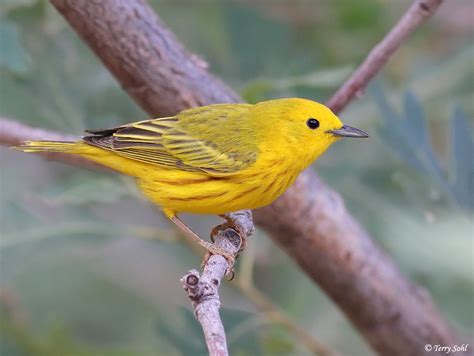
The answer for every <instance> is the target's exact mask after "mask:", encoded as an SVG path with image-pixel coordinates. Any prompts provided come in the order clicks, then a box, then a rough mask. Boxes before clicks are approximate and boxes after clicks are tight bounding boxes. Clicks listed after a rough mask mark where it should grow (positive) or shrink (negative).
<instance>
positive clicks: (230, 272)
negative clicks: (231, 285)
mask: <svg viewBox="0 0 474 356" xmlns="http://www.w3.org/2000/svg"><path fill="white" fill-rule="evenodd" d="M203 243H204V244H206V246H204V245H201V246H203V247H204V248H205V249H206V254H205V255H204V258H203V260H202V262H201V269H204V267H205V266H206V264H207V262H208V261H209V258H211V256H212V255H219V256H222V257H224V258H225V259H226V260H227V264H228V267H227V269H226V270H225V275H226V276H229V281H231V280H233V279H234V276H235V271H234V265H235V259H236V257H237V256H234V254H232V253H230V252H229V251H227V250H225V249H223V248H219V247H216V246H215V245H214V244H211V243H209V242H205V241H203Z"/></svg>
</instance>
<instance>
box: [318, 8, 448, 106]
mask: <svg viewBox="0 0 474 356" xmlns="http://www.w3.org/2000/svg"><path fill="white" fill-rule="evenodd" d="M442 2H443V0H416V1H414V2H413V4H412V5H411V7H410V8H409V9H408V10H407V11H406V13H405V14H404V15H403V17H402V18H401V19H400V20H399V21H398V22H397V23H396V24H395V26H394V27H393V28H392V29H391V30H390V32H389V33H388V34H387V35H386V36H385V37H384V38H383V40H382V41H381V42H380V43H379V44H378V45H376V46H375V47H374V48H373V49H372V50H371V51H370V52H369V54H368V56H367V57H366V58H365V60H364V61H363V62H362V64H361V65H360V66H359V67H358V68H357V70H356V71H355V72H354V73H353V74H352V75H351V77H350V78H349V80H347V81H346V82H345V83H344V84H343V85H342V86H341V87H340V88H339V89H338V91H337V92H336V93H335V94H334V95H333V96H332V97H331V99H329V101H328V102H327V105H328V107H330V108H331V109H332V111H333V112H335V113H338V112H340V111H341V110H342V109H343V108H344V107H345V106H346V105H347V104H348V103H349V102H350V101H351V100H352V99H353V98H354V97H360V96H362V94H363V91H364V89H365V87H366V86H367V84H368V83H369V82H370V80H371V79H372V78H373V77H374V76H375V75H376V74H377V73H378V72H380V70H381V69H382V68H383V67H384V66H385V64H386V63H387V62H388V60H389V59H390V58H391V57H392V55H393V54H394V53H395V51H396V50H397V49H398V47H400V45H401V44H402V43H403V42H404V41H405V40H406V38H407V37H408V36H409V35H410V34H411V33H412V32H413V31H415V30H416V29H417V28H418V27H419V26H420V25H421V24H422V23H423V22H425V21H426V20H427V19H428V18H429V17H431V16H432V15H433V14H434V13H435V12H436V10H437V9H438V7H439V6H440V5H441V3H442Z"/></svg>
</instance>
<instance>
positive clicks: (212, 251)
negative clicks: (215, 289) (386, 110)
mask: <svg viewBox="0 0 474 356" xmlns="http://www.w3.org/2000/svg"><path fill="white" fill-rule="evenodd" d="M167 215H168V214H167ZM169 218H170V220H171V221H172V222H173V223H174V224H175V225H176V226H177V227H179V228H180V229H181V231H183V232H184V234H185V235H186V236H187V237H189V238H190V239H191V240H193V241H194V242H197V243H198V244H199V245H200V246H201V247H203V248H204V249H205V250H206V251H207V253H206V255H205V256H204V260H203V262H202V266H204V265H205V264H206V262H207V260H208V259H209V257H210V256H211V255H221V256H222V257H224V258H225V259H226V260H227V262H228V263H229V267H228V268H227V272H226V274H227V273H230V274H231V275H233V273H234V272H233V270H234V263H235V256H234V255H233V254H232V253H229V252H228V251H226V250H224V249H222V248H219V247H216V246H214V244H212V243H210V242H207V241H204V240H203V239H201V238H200V237H199V235H198V234H196V233H195V232H194V231H193V230H191V228H190V227H189V226H188V225H186V224H185V223H184V222H183V220H181V219H180V218H179V217H178V216H177V215H173V216H170V217H169Z"/></svg>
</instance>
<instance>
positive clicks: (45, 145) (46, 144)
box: [13, 141, 84, 154]
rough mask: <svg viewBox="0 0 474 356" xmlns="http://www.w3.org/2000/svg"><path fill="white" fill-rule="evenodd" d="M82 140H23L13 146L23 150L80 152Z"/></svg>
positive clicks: (82, 145)
mask: <svg viewBox="0 0 474 356" xmlns="http://www.w3.org/2000/svg"><path fill="white" fill-rule="evenodd" d="M83 147H84V144H83V143H82V142H67V141H23V142H22V143H21V144H20V145H19V146H16V147H13V148H16V149H18V150H20V151H23V152H62V153H71V154H78V153H80V151H81V150H82V149H83Z"/></svg>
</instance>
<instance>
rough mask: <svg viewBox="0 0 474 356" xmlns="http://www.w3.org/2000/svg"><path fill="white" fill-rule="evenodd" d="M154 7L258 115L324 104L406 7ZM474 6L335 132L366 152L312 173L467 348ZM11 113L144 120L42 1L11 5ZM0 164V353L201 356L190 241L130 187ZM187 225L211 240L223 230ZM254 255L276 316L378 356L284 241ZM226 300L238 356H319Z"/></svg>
mask: <svg viewBox="0 0 474 356" xmlns="http://www.w3.org/2000/svg"><path fill="white" fill-rule="evenodd" d="M151 3H152V5H153V6H154V8H155V9H156V10H157V12H158V13H159V14H160V16H161V17H162V18H163V20H164V21H165V22H166V23H167V24H168V25H169V26H170V27H171V29H172V30H173V31H175V32H176V34H177V36H178V38H180V39H181V40H182V41H183V42H184V43H185V44H186V46H187V47H188V48H190V50H192V51H193V52H195V53H198V54H199V55H200V56H202V57H203V58H204V59H205V60H206V61H208V62H209V64H210V67H211V70H212V71H213V72H215V73H216V74H217V75H219V76H220V77H222V78H223V79H224V80H225V81H226V82H228V83H229V84H230V85H232V86H233V87H234V88H236V89H237V90H239V91H240V92H241V94H242V95H243V96H244V97H245V99H246V100H248V101H251V102H255V101H259V100H263V99H267V98H272V97H284V96H302V97H308V98H313V99H317V100H321V101H323V100H325V99H326V98H328V97H329V96H330V95H331V93H333V92H334V90H335V89H336V88H337V87H338V86H339V85H340V84H341V83H342V82H343V80H344V79H345V78H346V77H347V76H348V75H349V73H350V70H351V69H352V68H355V67H356V66H357V64H358V63H359V62H360V61H361V60H362V59H363V58H364V56H365V55H366V54H367V53H368V51H369V50H370V49H371V48H372V46H373V45H374V44H375V43H376V42H377V41H379V40H380V38H381V37H382V36H383V35H384V34H385V33H386V32H387V30H388V29H389V28H390V26H391V24H393V23H394V22H395V21H396V19H397V18H398V17H399V16H400V15H401V13H402V12H403V11H404V9H405V8H406V6H407V5H408V3H409V2H408V1H406V0H405V1H400V2H388V1H372V0H362V1H357V2H354V1H349V0H341V1H335V2H329V1H316V0H314V1H312V0H298V1H290V0H283V1H275V2H272V3H269V2H268V1H263V0H260V1H249V0H234V1H200V2H190V1H186V0H179V1H176V0H173V1H171V0H156V1H151ZM472 9H473V8H472V3H471V2H470V1H468V0H467V1H465V0H458V1H457V2H450V3H449V4H448V3H446V5H445V6H444V7H442V8H441V10H440V12H439V14H437V16H436V17H435V18H434V19H433V20H432V21H431V22H430V23H428V24H427V25H425V26H424V27H423V28H422V29H421V30H420V31H418V32H417V33H416V34H415V35H414V37H413V38H411V39H410V40H409V41H408V42H407V43H406V44H404V46H403V47H402V48H401V49H400V50H399V52H398V53H397V54H396V55H395V57H394V58H393V60H392V61H391V62H390V63H389V65H388V66H387V68H386V69H385V70H384V72H383V74H382V77H383V79H382V80H379V81H378V83H377V84H376V85H374V86H372V90H369V92H368V93H367V95H365V96H364V97H363V98H362V99H361V100H358V101H356V102H354V103H352V104H351V105H350V107H349V108H348V109H347V110H346V111H345V112H344V113H343V115H342V118H343V119H344V121H346V122H348V123H349V124H354V125H355V126H358V127H361V128H362V129H364V130H367V131H369V132H370V134H371V139H370V140H368V141H357V142H355V141H349V140H347V141H343V142H340V143H338V144H337V145H335V146H334V147H333V148H331V150H330V152H329V153H328V154H327V155H325V156H324V157H323V158H322V159H321V160H320V161H318V163H317V165H316V168H317V170H318V172H319V173H320V174H321V175H322V176H323V177H324V178H325V180H326V181H327V182H329V183H330V184H331V185H332V186H333V187H334V188H335V189H337V190H338V191H340V192H341V193H342V194H343V196H344V197H345V199H346V202H347V205H348V208H349V209H350V210H351V211H352V212H353V213H354V214H355V215H356V216H357V218H358V219H359V220H360V221H361V222H362V223H363V224H364V226H365V227H366V228H367V229H368V230H369V231H370V233H371V234H372V235H373V236H374V238H376V239H377V240H378V241H379V242H380V243H381V244H382V245H383V246H384V248H385V249H386V250H387V251H388V252H389V253H390V254H391V255H392V256H393V258H394V259H395V260H396V262H397V263H398V264H399V266H400V267H401V268H402V269H403V270H404V271H405V273H407V274H408V275H410V276H411V277H412V278H413V279H415V280H416V281H417V282H418V283H420V284H422V285H423V286H425V287H426V288H427V289H428V290H429V291H430V292H431V293H432V295H433V296H434V299H435V302H436V303H437V305H438V306H439V307H440V309H441V310H442V311H443V312H444V313H445V315H446V316H447V317H448V318H449V319H450V320H451V321H452V322H453V324H454V325H456V326H457V327H458V328H459V329H461V330H462V331H465V332H466V333H472V332H473V330H474V327H473V323H474V315H473V313H474V312H473V310H474V308H473V302H474V292H473V290H474V288H473V287H474V279H473V273H472V271H473V268H474V265H473V245H472V244H473V242H472V236H473V232H474V229H473V220H472V218H473V216H472V209H473V194H472V193H473V189H472V184H473V160H472V153H473V150H472V148H473V139H472V137H473V136H472V118H473V115H474V104H473V101H472V97H473V92H474V90H473V89H474V88H473V83H474V71H473V68H472V63H473V62H472V58H473V54H474V46H473V45H472V34H473V28H472V25H471V22H472V21H471V20H472V19H470V18H469V16H467V17H466V16H465V14H469V13H471V14H472ZM466 18H467V20H466ZM190 29H192V30H191V31H190ZM0 115H3V116H7V117H12V118H15V119H18V120H21V121H23V122H26V123H29V124H32V125H35V126H38V127H44V128H49V129H55V130H59V131H64V132H68V133H75V134H77V135H80V133H81V132H82V130H83V129H85V128H100V127H107V126H114V125H117V124H121V123H125V122H129V121H132V120H138V119H141V118H144V117H146V115H145V114H144V113H143V112H142V111H141V110H140V109H139V108H137V106H136V105H134V103H133V102H132V101H131V100H130V98H128V97H127V96H126V95H125V94H124V93H123V92H122V91H121V90H120V88H119V86H118V84H117V83H116V82H115V81H114V80H113V78H112V77H111V75H110V74H109V73H108V72H107V71H106V70H105V69H104V68H103V66H102V65H101V63H100V62H99V61H98V60H97V59H96V58H95V57H94V56H93V54H92V53H91V52H90V50H89V49H88V48H87V47H86V46H85V45H84V44H83V43H82V42H81V40H80V39H79V38H78V37H77V36H76V35H75V34H74V33H73V31H72V30H71V29H70V28H69V27H68V25H67V24H66V23H65V22H64V21H63V20H62V18H61V17H60V16H59V15H58V14H57V13H56V12H55V10H54V9H53V8H52V7H51V6H50V5H49V3H48V1H45V0H22V1H12V0H2V2H1V3H0ZM0 154H1V165H2V172H1V175H0V183H1V185H0V195H1V205H0V227H1V239H0V258H1V260H0V263H1V264H0V266H1V270H0V272H1V282H0V318H1V319H0V332H1V335H0V336H1V340H0V341H1V342H0V345H1V346H0V347H1V348H0V353H1V354H2V355H79V354H80V355H82V354H87V355H114V354H121V355H150V354H160V355H161V354H163V355H164V354H166V355H196V354H199V353H201V354H204V353H205V347H204V344H203V340H202V337H201V330H200V329H199V326H198V325H197V323H196V321H195V320H194V318H193V316H192V313H191V312H190V310H189V305H188V301H187V300H186V297H185V295H184V293H183V292H182V290H181V287H180V285H179V282H178V279H179V277H180V276H181V275H183V274H184V272H185V271H187V270H188V269H190V268H192V267H195V266H198V265H199V256H196V255H195V254H193V253H192V252H191V251H190V250H189V249H188V248H187V247H186V246H185V245H184V244H182V243H177V235H176V233H175V232H174V230H173V229H172V228H170V227H169V225H168V224H167V223H166V219H164V218H162V217H161V215H160V214H159V213H158V209H156V208H153V207H152V206H151V204H150V203H148V202H146V201H145V200H144V199H143V198H142V197H141V195H140V194H139V193H138V192H137V190H136V188H135V187H134V184H133V182H131V181H130V180H129V179H127V178H123V177H118V176H116V175H113V174H104V173H98V172H90V171H84V170H80V169H77V168H74V167H69V166H65V165H62V164H60V163H56V162H45V161H43V160H40V159H38V158H37V157H33V156H31V155H25V154H21V153H18V152H12V151H11V150H8V149H6V148H1V149H0ZM187 219H189V221H191V224H192V225H193V226H194V227H195V228H196V229H197V230H198V231H199V232H202V233H203V234H207V233H208V230H209V227H210V226H212V224H213V223H215V222H216V220H210V219H208V218H207V217H206V218H205V217H187ZM137 237H138V238H137ZM251 245H252V249H253V251H254V253H253V254H252V255H250V250H248V255H249V256H250V257H248V258H249V259H252V261H253V262H252V263H253V264H254V268H253V269H252V271H253V277H254V280H255V284H256V286H257V287H258V288H259V289H261V290H262V291H263V292H264V293H265V294H266V295H267V296H269V297H270V298H271V299H272V300H273V301H274V302H275V304H276V305H278V306H280V307H281V308H282V309H283V310H284V311H285V312H286V313H287V314H288V315H289V316H290V317H291V318H292V319H293V320H294V321H295V322H296V323H298V324H299V325H301V326H303V327H304V329H305V330H307V331H308V332H309V333H310V334H312V335H314V336H315V338H317V339H318V340H320V341H322V342H324V343H325V344H327V345H330V346H331V347H332V348H334V349H335V350H337V351H339V352H340V353H341V354H344V355H366V354H368V353H370V351H369V350H368V348H367V346H366V344H365V343H364V341H363V340H362V339H361V337H360V336H359V335H358V334H357V332H356V331H355V330H354V329H353V328H352V326H351V325H350V324H349V323H348V321H347V320H346V319H345V318H344V317H343V316H342V315H341V313H340V312H339V311H338V309H337V308H336V307H335V306H334V305H333V304H332V303H331V301H330V300H329V299H328V298H327V297H326V296H325V295H324V293H323V292H321V291H320V290H319V289H318V288H317V287H316V286H314V285H313V284H312V283H311V281H309V280H308V279H307V278H306V277H305V276H304V275H302V274H301V272H300V271H299V270H298V268H297V267H296V266H295V265H294V263H292V261H290V260H289V258H288V257H287V256H286V255H284V254H282V252H281V251H280V250H279V249H278V248H277V247H276V246H274V245H273V244H272V243H271V241H269V240H268V239H267V238H265V236H264V235H263V234H262V233H260V232H258V233H257V236H255V238H253V239H252V241H251ZM241 263H242V264H243V263H244V262H243V261H242V262H241ZM242 267H244V266H242ZM242 273H244V272H242ZM289 280H291V281H292V288H288V281H289ZM348 293H350V291H348ZM222 294H223V295H222V300H223V319H224V322H225V326H226V329H227V332H228V338H229V345H230V348H231V352H232V354H234V355H255V354H267V355H274V354H283V355H293V354H307V350H306V349H305V348H304V346H303V345H302V344H301V342H300V341H299V340H298V339H297V338H296V337H295V336H294V335H292V334H290V333H289V332H288V330H286V329H285V328H284V327H282V326H279V325H275V324H272V323H270V322H269V321H268V320H267V319H266V318H265V317H264V316H263V314H262V313H261V311H259V310H256V307H255V306H254V305H253V303H252V302H251V301H250V300H248V299H247V298H246V297H244V296H243V295H242V294H240V293H238V292H237V290H236V289H234V288H233V286H232V283H225V284H224V285H223V287H222Z"/></svg>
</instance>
